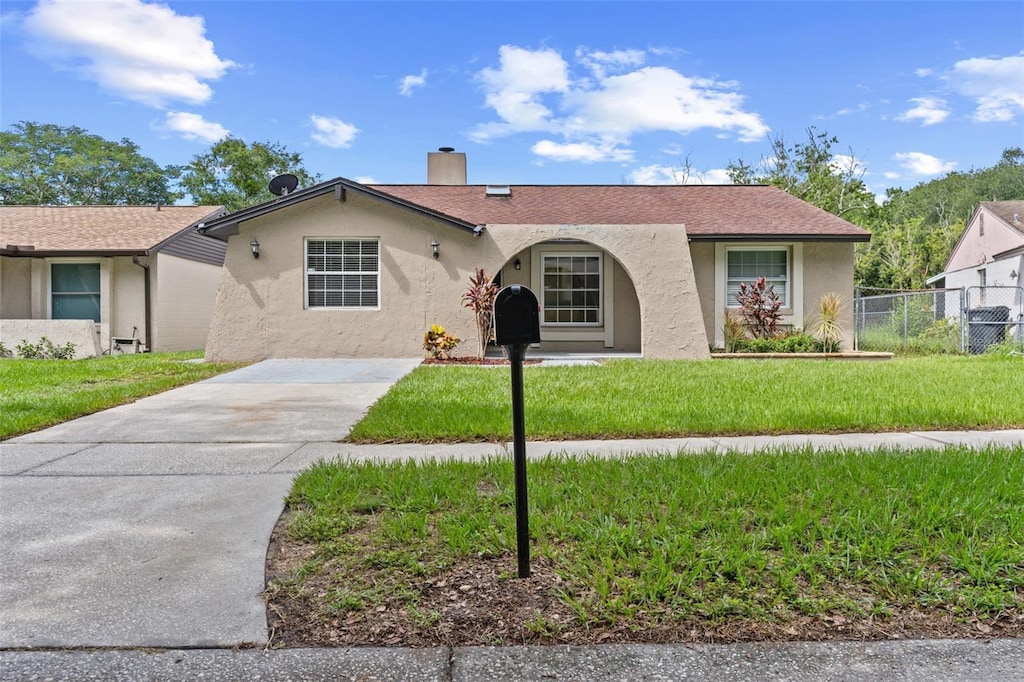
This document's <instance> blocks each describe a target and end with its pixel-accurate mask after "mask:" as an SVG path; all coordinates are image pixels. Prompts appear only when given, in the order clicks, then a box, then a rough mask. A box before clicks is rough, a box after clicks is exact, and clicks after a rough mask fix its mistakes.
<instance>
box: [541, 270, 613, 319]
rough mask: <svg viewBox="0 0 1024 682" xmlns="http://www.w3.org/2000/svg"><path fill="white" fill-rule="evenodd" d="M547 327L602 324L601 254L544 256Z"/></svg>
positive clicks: (545, 317) (544, 302)
mask: <svg viewBox="0 0 1024 682" xmlns="http://www.w3.org/2000/svg"><path fill="white" fill-rule="evenodd" d="M543 276H544V300H543V308H544V324H570V325H587V324H589V325H598V324H601V254H599V253H557V254H544V255H543Z"/></svg>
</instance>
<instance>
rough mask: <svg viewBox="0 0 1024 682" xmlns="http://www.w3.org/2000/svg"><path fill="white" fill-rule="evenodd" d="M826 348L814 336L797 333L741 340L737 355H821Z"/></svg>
mask: <svg viewBox="0 0 1024 682" xmlns="http://www.w3.org/2000/svg"><path fill="white" fill-rule="evenodd" d="M823 348H824V346H823V344H822V342H821V341H818V340H817V339H815V338H814V337H813V336H811V335H809V334H805V333H803V332H801V331H795V332H793V333H791V334H787V335H785V336H780V337H777V338H774V339H740V340H739V341H737V342H736V350H735V352H737V353H821V352H822V350H823Z"/></svg>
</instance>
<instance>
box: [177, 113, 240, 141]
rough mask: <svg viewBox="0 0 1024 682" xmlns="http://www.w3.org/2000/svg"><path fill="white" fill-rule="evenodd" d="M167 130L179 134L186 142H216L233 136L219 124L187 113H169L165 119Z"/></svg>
mask: <svg viewBox="0 0 1024 682" xmlns="http://www.w3.org/2000/svg"><path fill="white" fill-rule="evenodd" d="M163 127H164V129H165V130H169V131H171V132H175V133H178V134H179V135H181V136H182V137H184V138H185V139H186V140H202V141H203V142H216V141H218V140H222V139H224V138H225V137H227V136H228V135H229V134H231V131H230V130H228V129H227V128H225V127H224V126H222V125H221V124H219V123H213V122H212V121H207V120H206V119H204V118H203V117H202V116H200V115H199V114H190V113H188V112H185V111H168V112H167V116H166V117H165V118H164V124H163Z"/></svg>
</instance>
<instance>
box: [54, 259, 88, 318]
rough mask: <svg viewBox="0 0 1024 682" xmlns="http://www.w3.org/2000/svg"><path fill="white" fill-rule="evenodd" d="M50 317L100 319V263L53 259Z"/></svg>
mask: <svg viewBox="0 0 1024 682" xmlns="http://www.w3.org/2000/svg"><path fill="white" fill-rule="evenodd" d="M50 319H52V320H92V321H93V322H96V323H98V322H99V321H100V264H99V263H50Z"/></svg>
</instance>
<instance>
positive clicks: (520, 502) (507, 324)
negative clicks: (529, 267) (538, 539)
mask: <svg viewBox="0 0 1024 682" xmlns="http://www.w3.org/2000/svg"><path fill="white" fill-rule="evenodd" d="M494 340H495V343H497V344H498V345H499V346H505V348H507V349H508V357H509V361H510V363H511V365H512V456H513V461H514V462H515V484H516V554H517V559H518V562H519V577H520V578H529V577H530V517H529V514H528V511H527V504H526V426H525V425H524V423H523V358H524V357H525V355H526V347H527V346H528V345H529V344H531V343H540V306H539V305H538V303H537V296H536V295H535V294H534V293H533V292H532V291H530V290H529V289H528V288H527V287H524V286H521V285H518V284H513V285H511V286H507V287H505V288H504V289H502V290H501V291H499V292H498V295H497V297H496V298H495V299H494Z"/></svg>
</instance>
